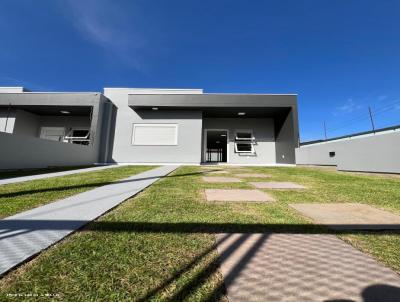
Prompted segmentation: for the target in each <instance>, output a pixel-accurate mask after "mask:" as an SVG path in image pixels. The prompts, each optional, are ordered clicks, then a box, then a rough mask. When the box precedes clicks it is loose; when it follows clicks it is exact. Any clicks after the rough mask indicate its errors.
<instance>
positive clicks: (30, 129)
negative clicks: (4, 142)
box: [13, 110, 40, 137]
mask: <svg viewBox="0 0 400 302" xmlns="http://www.w3.org/2000/svg"><path fill="white" fill-rule="evenodd" d="M39 118H40V117H39V116H37V115H36V114H32V113H29V112H27V111H24V110H17V114H16V119H15V125H14V131H13V134H16V135H25V136H32V137H37V136H38V135H39V130H38V129H39Z"/></svg>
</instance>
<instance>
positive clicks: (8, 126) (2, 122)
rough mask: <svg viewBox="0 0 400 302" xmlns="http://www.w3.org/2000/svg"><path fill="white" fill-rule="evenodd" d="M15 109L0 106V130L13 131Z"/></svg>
mask: <svg viewBox="0 0 400 302" xmlns="http://www.w3.org/2000/svg"><path fill="white" fill-rule="evenodd" d="M16 115H17V111H16V110H7V109H2V108H0V132H7V133H12V132H13V131H14V124H15V117H16Z"/></svg>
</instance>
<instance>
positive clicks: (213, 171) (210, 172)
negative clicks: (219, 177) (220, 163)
mask: <svg viewBox="0 0 400 302" xmlns="http://www.w3.org/2000/svg"><path fill="white" fill-rule="evenodd" d="M204 173H207V174H228V173H229V172H228V171H224V170H210V171H204Z"/></svg>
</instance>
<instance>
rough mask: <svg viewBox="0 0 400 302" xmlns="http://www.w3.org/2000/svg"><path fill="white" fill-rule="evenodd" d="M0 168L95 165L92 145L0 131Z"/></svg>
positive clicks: (95, 156)
mask: <svg viewBox="0 0 400 302" xmlns="http://www.w3.org/2000/svg"><path fill="white" fill-rule="evenodd" d="M0 141H1V148H0V169H28V168H43V167H48V166H78V165H90V164H94V163H96V162H97V152H96V150H95V149H94V148H93V147H91V146H81V145H74V144H68V143H62V142H54V141H50V140H44V139H40V138H35V137H29V136H23V135H13V134H9V133H3V132H0Z"/></svg>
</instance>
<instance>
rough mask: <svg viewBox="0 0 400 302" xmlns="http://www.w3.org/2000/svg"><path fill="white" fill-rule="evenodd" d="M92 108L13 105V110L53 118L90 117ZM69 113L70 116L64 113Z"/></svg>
mask: <svg viewBox="0 0 400 302" xmlns="http://www.w3.org/2000/svg"><path fill="white" fill-rule="evenodd" d="M0 108H1V109H3V110H4V109H6V110H7V109H8V106H0ZM91 108H92V106H44V105H37V106H35V105H16V106H15V105H12V106H11V107H10V109H11V110H15V109H20V110H24V111H28V112H30V113H33V114H37V115H51V116H90V111H91ZM61 111H67V112H69V114H65V113H62V112H61Z"/></svg>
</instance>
